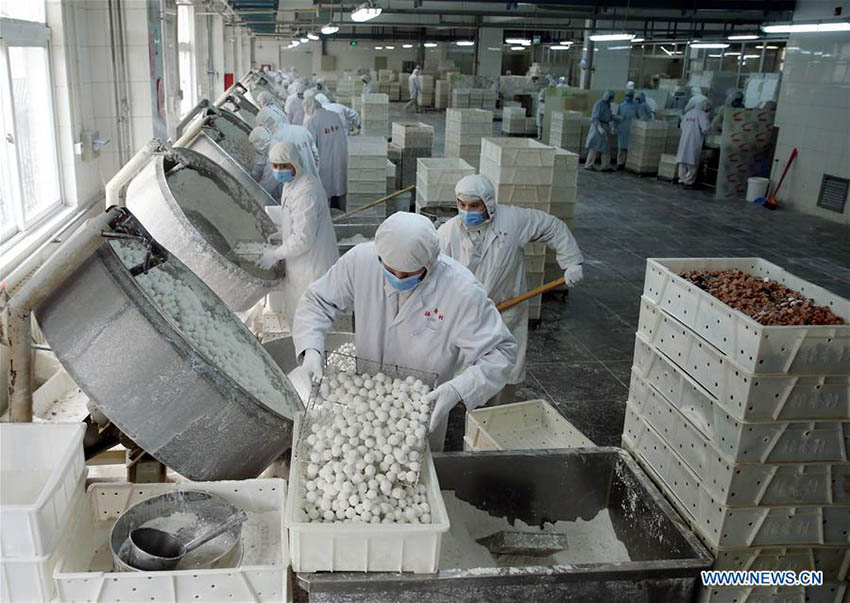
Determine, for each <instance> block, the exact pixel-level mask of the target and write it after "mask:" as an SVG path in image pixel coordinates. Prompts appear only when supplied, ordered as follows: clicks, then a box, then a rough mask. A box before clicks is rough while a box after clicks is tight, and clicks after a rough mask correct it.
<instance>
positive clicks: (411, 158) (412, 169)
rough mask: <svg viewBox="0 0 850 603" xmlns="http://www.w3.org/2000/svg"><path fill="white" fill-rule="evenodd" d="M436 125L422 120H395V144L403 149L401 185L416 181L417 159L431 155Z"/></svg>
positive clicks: (408, 184) (404, 185) (400, 166)
mask: <svg viewBox="0 0 850 603" xmlns="http://www.w3.org/2000/svg"><path fill="white" fill-rule="evenodd" d="M433 141H434V127H433V126H429V125H428V124H425V123H422V122H411V121H395V122H393V144H394V145H396V146H398V147H399V148H400V149H401V161H400V164H399V168H400V169H401V180H400V186H401V187H402V188H404V187H406V186H410V185H411V184H415V183H416V160H417V159H419V158H420V157H430V156H431V146H432V143H433Z"/></svg>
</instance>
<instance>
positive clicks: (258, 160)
mask: <svg viewBox="0 0 850 603" xmlns="http://www.w3.org/2000/svg"><path fill="white" fill-rule="evenodd" d="M248 140H249V141H250V142H251V144H252V145H253V146H254V161H253V163H252V165H251V177H252V178H254V180H256V181H257V182H258V183H259V184H260V186H261V187H262V188H263V190H265V191H266V192H267V193H268V194H269V196H270V197H271V198H272V199H273V200H274V202H275V203H277V204H279V203H280V193H281V189H282V187H283V184H281V183H280V182H278V181H277V178H275V177H274V172H273V170H272V164H271V162H270V161H269V148H270V147H271V145H272V135H271V134H270V133H269V131H268V130H266V129H265V128H263V127H262V126H261V127H258V128H254V129H253V130H251V134H250V135H249V136H248Z"/></svg>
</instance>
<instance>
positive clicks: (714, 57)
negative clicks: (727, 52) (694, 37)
mask: <svg viewBox="0 0 850 603" xmlns="http://www.w3.org/2000/svg"><path fill="white" fill-rule="evenodd" d="M722 56H723V55H722V54H710V55H708V58H710V59H719V58H720V57H722Z"/></svg>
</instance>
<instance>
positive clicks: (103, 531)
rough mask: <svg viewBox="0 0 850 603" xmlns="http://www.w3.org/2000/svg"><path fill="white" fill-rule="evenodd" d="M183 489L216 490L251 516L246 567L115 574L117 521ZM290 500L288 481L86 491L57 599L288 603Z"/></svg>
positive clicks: (245, 530) (59, 573) (60, 567)
mask: <svg viewBox="0 0 850 603" xmlns="http://www.w3.org/2000/svg"><path fill="white" fill-rule="evenodd" d="M177 489H184V490H205V491H208V492H213V493H215V494H218V495H219V496H221V497H222V498H225V499H226V500H227V501H228V502H230V503H231V504H233V505H234V506H236V507H239V508H242V509H245V511H247V513H248V521H247V522H246V523H245V524H243V527H242V546H243V558H242V564H241V565H240V566H239V567H234V568H221V569H203V570H178V571H167V572H114V571H112V569H111V568H112V557H111V554H110V553H109V544H108V538H109V530H110V529H111V527H112V525H113V524H114V523H115V520H116V519H118V517H119V516H120V515H121V513H123V512H124V511H125V510H126V509H128V508H130V507H131V506H133V505H134V504H136V503H137V502H140V501H142V500H145V499H147V498H151V497H153V496H157V495H159V494H163V493H165V492H168V491H171V490H177ZM285 498H286V482H284V481H283V480H279V479H254V480H242V481H222V482H183V483H179V484H129V483H112V484H96V485H93V486H91V487H89V489H88V495H87V498H86V499H85V500H86V502H87V505H86V506H85V507H84V510H85V512H83V513H81V514H80V521H79V523H78V524H77V526H76V529H75V530H74V532H73V533H72V534H71V538H70V540H69V546H68V550H67V552H66V554H65V555H64V556H63V559H62V560H61V561H60V562H59V563H58V564H57V567H56V571H55V578H56V585H57V588H58V596H59V599H60V600H62V601H117V600H122V601H174V602H177V601H187V602H189V601H191V602H194V601H204V602H208V601H209V602H221V603H223V602H228V603H229V602H232V601H268V602H269V603H271V602H278V601H287V600H289V584H288V580H289V576H288V571H287V567H288V565H289V551H288V547H287V544H288V541H287V539H286V532H285V529H284V527H283V505H284V499H285ZM104 547H105V548H104ZM251 547H253V549H252V548H251ZM96 552H98V554H95V553H96ZM257 561H265V562H257Z"/></svg>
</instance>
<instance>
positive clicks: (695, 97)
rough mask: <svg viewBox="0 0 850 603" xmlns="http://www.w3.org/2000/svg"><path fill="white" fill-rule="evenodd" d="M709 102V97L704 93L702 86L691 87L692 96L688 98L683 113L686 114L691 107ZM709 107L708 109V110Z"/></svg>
mask: <svg viewBox="0 0 850 603" xmlns="http://www.w3.org/2000/svg"><path fill="white" fill-rule="evenodd" d="M705 102H709V101H708V97H707V96H706V95H705V94H703V93H702V88H700V87H699V86H692V87H691V98H689V99H688V102H687V104H686V105H685V108H684V109H683V110H682V114H683V115H684V114H685V113H687V112H688V111H690V110H691V109H694V108H696V107H699V106H701V105H702V104H703V103H705ZM707 110H708V109H706V111H707Z"/></svg>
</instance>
